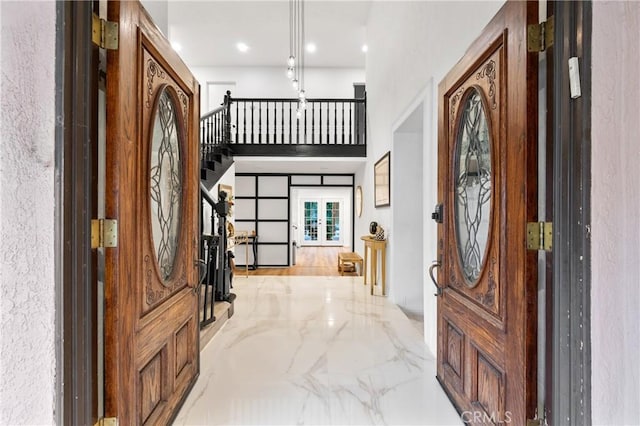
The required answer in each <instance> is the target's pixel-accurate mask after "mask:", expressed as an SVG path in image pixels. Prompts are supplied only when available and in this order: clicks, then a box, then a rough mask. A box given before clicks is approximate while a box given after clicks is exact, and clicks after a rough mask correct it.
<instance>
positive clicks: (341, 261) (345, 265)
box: [338, 252, 362, 275]
mask: <svg viewBox="0 0 640 426" xmlns="http://www.w3.org/2000/svg"><path fill="white" fill-rule="evenodd" d="M356 265H359V269H358V270H359V271H360V274H359V275H362V257H360V255H359V254H358V253H353V252H344V253H338V271H339V272H340V275H344V273H345V272H352V271H354V272H355V269H356ZM352 268H353V269H352Z"/></svg>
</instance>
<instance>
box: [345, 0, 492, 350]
mask: <svg viewBox="0 0 640 426" xmlns="http://www.w3.org/2000/svg"><path fill="white" fill-rule="evenodd" d="M502 4H503V2H502V1H498V2H480V1H460V2H457V1H456V2H373V3H372V5H371V11H370V14H369V21H368V24H367V43H368V45H369V52H368V53H367V63H366V70H367V71H366V82H367V108H368V111H367V113H368V117H367V125H368V127H367V129H368V132H369V133H368V140H367V144H368V147H367V155H368V162H367V165H366V166H365V167H364V168H363V169H362V170H359V171H358V173H357V174H356V185H362V187H363V194H364V208H363V214H362V217H361V218H360V219H359V220H356V224H355V232H356V235H365V234H367V233H368V225H369V222H371V221H372V220H375V221H377V222H379V223H380V224H381V225H382V226H383V227H385V229H388V230H389V231H390V238H393V235H394V234H393V230H392V229H389V227H390V224H391V219H392V213H391V212H392V209H395V206H394V194H393V193H392V194H391V207H390V208H379V209H375V208H374V204H373V164H374V163H375V162H376V161H377V160H378V159H379V158H380V157H381V156H382V155H383V154H384V153H385V152H387V151H389V150H392V146H391V140H392V130H393V129H392V126H393V123H395V122H397V120H398V119H399V118H400V116H401V115H402V114H403V113H404V112H405V111H406V110H407V108H408V107H409V106H410V105H411V104H412V103H413V102H414V100H415V98H416V97H417V96H419V94H420V93H421V92H423V91H425V90H427V89H428V88H429V87H430V80H431V79H433V82H434V83H435V85H436V87H437V84H438V83H439V82H440V80H441V79H442V77H443V76H444V75H445V74H446V73H447V72H448V71H449V69H450V68H451V67H452V66H453V65H454V64H455V63H456V62H457V61H458V59H460V58H461V57H462V55H463V54H464V52H465V50H466V49H467V47H468V46H469V45H470V44H471V42H472V41H473V40H474V39H475V38H476V37H477V36H478V35H479V34H480V32H481V31H482V29H483V28H484V26H485V25H486V24H487V23H488V22H489V20H490V19H491V18H492V17H493V16H494V15H495V13H496V12H497V11H498V9H500V7H501V5H502ZM436 100H437V98H435V97H433V98H432V105H425V114H428V111H429V110H431V108H432V107H434V106H435V102H436ZM433 110H435V111H437V108H433ZM425 123H426V122H425ZM425 125H427V124H425ZM426 133H427V134H428V135H431V138H430V140H428V141H427V142H428V143H427V145H428V146H426V147H425V153H428V152H432V153H435V152H436V151H435V149H434V147H435V146H437V140H435V137H434V135H435V134H436V133H435V131H434V129H426ZM391 156H392V158H393V150H392V152H391ZM436 167H437V161H436V157H435V155H434V156H433V157H432V158H430V159H429V160H428V161H425V163H424V164H423V168H424V170H431V171H432V170H434V169H435V168H436ZM392 173H393V171H392ZM424 179H425V183H426V182H428V179H427V178H426V177H425V178H424ZM432 183H433V182H432ZM435 190H436V187H435V185H433V187H432V188H431V189H430V188H428V187H427V188H425V191H427V192H425V194H423V195H424V199H425V203H426V202H427V201H426V200H429V199H431V198H432V197H433V194H432V192H433V191H435ZM431 207H432V206H431ZM424 213H425V218H424V220H425V221H430V220H431V218H430V211H429V210H425V212H424ZM430 244H434V242H432V241H426V240H425V241H424V245H425V247H427V246H429V245H430ZM361 250H362V248H361V247H359V251H361ZM427 267H428V265H416V268H419V269H420V272H421V273H422V274H423V275H425V274H424V272H425V271H426V269H427ZM387 282H388V284H389V286H393V285H394V283H393V282H391V281H390V280H389V277H387ZM424 285H425V286H426V287H425V289H426V288H428V289H429V290H428V291H431V289H432V287H433V285H432V284H430V283H427V282H426V278H425V281H424ZM428 291H427V290H425V295H427V294H431V293H429V292H428ZM425 298H426V296H425ZM425 314H427V313H426V312H425ZM428 328H429V329H428ZM428 334H430V335H435V324H434V325H432V326H429V324H427V323H426V322H425V335H428ZM433 342H435V339H433ZM427 344H428V345H429V347H430V349H431V350H432V351H433V352H434V353H435V350H436V348H435V345H434V344H433V343H431V342H427Z"/></svg>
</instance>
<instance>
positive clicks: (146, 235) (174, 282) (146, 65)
mask: <svg viewBox="0 0 640 426" xmlns="http://www.w3.org/2000/svg"><path fill="white" fill-rule="evenodd" d="M139 31H140V32H141V31H142V30H139ZM138 38H139V40H140V41H141V42H140V44H139V47H138V49H139V50H138V55H139V56H140V57H141V58H142V61H141V63H140V64H139V67H140V69H139V71H138V75H142V78H143V81H142V84H141V87H140V88H141V93H140V96H141V98H143V99H144V105H145V108H142V135H141V138H142V140H143V141H151V139H152V138H153V130H154V124H155V120H156V112H157V109H158V107H159V98H160V94H161V93H162V90H168V93H169V96H170V97H171V98H173V101H174V104H176V106H178V107H179V111H176V121H177V129H176V131H177V134H178V141H179V143H180V145H181V146H180V152H181V153H182V155H184V152H185V146H184V145H185V144H186V143H188V141H191V140H193V138H192V135H191V134H190V133H191V132H192V129H190V128H189V127H188V126H186V123H188V122H189V121H190V120H193V117H189V115H188V114H189V111H188V105H189V104H190V103H192V102H193V93H192V92H190V91H189V89H187V92H186V93H185V91H184V90H183V89H182V87H183V86H184V82H182V81H180V79H179V78H178V77H177V76H174V73H173V72H172V71H171V69H170V68H166V65H164V64H163V63H164V61H162V57H161V55H160V54H159V53H155V54H154V53H153V52H154V51H156V49H155V48H154V47H153V46H151V41H149V40H148V39H147V38H146V37H145V36H144V34H142V33H140V34H139V37H138ZM140 146H141V147H143V148H146V149H141V156H140V160H139V162H138V164H140V170H141V173H143V176H142V177H141V179H140V185H141V188H140V194H141V198H142V200H144V203H145V211H146V214H144V215H141V216H142V217H141V218H140V221H141V222H142V223H141V228H140V229H141V231H142V241H143V242H145V243H146V244H144V247H143V249H142V255H143V256H144V265H143V266H142V268H143V269H142V270H143V271H144V274H145V275H144V283H145V292H144V294H145V297H144V299H143V301H144V302H143V303H141V308H142V313H143V315H144V314H146V313H148V312H149V311H150V310H151V309H153V308H154V307H155V306H158V305H159V304H160V303H162V302H163V301H165V300H166V299H167V298H169V297H171V296H172V295H173V294H174V293H175V292H176V291H179V290H180V289H182V288H184V287H185V286H187V285H188V283H189V282H190V283H191V285H192V286H193V281H192V278H188V275H190V274H191V273H192V271H193V268H192V267H191V265H190V264H187V259H186V256H182V257H181V258H180V259H179V261H178V262H177V265H176V264H174V266H173V267H174V270H173V272H172V275H171V277H170V278H169V279H166V280H165V279H163V278H162V277H161V271H160V266H159V264H158V259H157V255H156V249H155V246H154V236H153V235H152V232H151V229H152V224H151V208H152V207H151V202H150V200H151V197H150V195H151V191H152V189H151V176H150V172H149V171H150V169H151V166H150V160H151V156H152V155H153V153H152V152H151V143H150V142H149V143H144V144H141V145H140ZM182 155H181V156H182ZM188 172H189V170H186V171H185V170H183V171H182V176H181V180H182V182H185V183H188V182H189V179H188V178H187V177H188ZM183 189H184V190H185V192H188V191H190V189H189V188H186V187H185V188H183ZM185 195H186V196H185V197H183V198H186V199H188V197H189V194H185ZM185 207H186V209H185V212H186V214H187V217H189V214H190V212H189V210H188V208H189V206H185ZM183 219H184V218H180V220H181V223H180V227H181V229H180V234H181V235H185V234H188V229H186V228H187V227H189V226H192V224H190V223H188V221H185V220H183ZM179 244H180V246H183V245H189V246H190V245H191V243H190V242H189V241H185V240H184V239H182V240H181V241H180V242H179ZM180 250H189V248H185V247H179V248H178V251H180ZM192 257H193V256H192Z"/></svg>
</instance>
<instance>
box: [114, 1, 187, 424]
mask: <svg viewBox="0 0 640 426" xmlns="http://www.w3.org/2000/svg"><path fill="white" fill-rule="evenodd" d="M108 18H109V21H111V22H116V23H118V24H119V47H118V50H109V51H108V56H107V139H106V140H107V142H106V196H105V214H106V216H107V218H110V219H117V220H118V236H119V242H118V246H117V248H108V249H105V263H106V266H105V417H117V419H118V422H119V424H121V425H137V424H166V423H168V422H169V421H170V419H171V418H172V417H173V416H175V414H176V413H177V410H178V409H179V406H180V403H181V401H182V400H183V398H184V397H185V396H186V394H187V392H188V391H189V389H190V388H191V386H192V385H193V383H194V382H195V379H196V377H197V375H198V373H199V328H198V304H197V301H198V296H197V294H196V293H195V292H194V289H195V288H196V285H197V283H198V277H197V270H196V269H195V266H194V265H195V264H194V261H195V260H196V259H197V257H198V234H197V232H198V206H197V202H198V188H199V186H198V158H199V143H198V114H199V111H198V105H199V86H198V82H197V81H196V79H195V78H194V77H193V75H192V74H191V73H190V72H189V70H188V69H187V67H186V66H185V64H184V63H183V62H182V60H181V59H180V58H179V57H178V56H177V54H176V53H175V51H174V50H173V49H172V48H171V46H170V44H169V42H168V41H167V40H166V39H165V38H164V37H163V36H162V34H161V33H160V32H159V30H158V29H157V27H156V26H155V25H154V24H153V22H152V21H151V19H150V17H149V16H148V14H147V13H146V12H145V11H144V9H143V8H142V6H141V5H140V3H139V2H137V1H123V2H115V1H114V2H109V3H108Z"/></svg>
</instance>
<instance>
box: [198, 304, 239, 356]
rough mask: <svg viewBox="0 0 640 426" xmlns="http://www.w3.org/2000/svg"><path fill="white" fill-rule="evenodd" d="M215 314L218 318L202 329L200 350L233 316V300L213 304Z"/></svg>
mask: <svg viewBox="0 0 640 426" xmlns="http://www.w3.org/2000/svg"><path fill="white" fill-rule="evenodd" d="M213 315H214V316H215V317H216V320H215V321H214V322H213V323H211V324H209V325H208V326H206V327H205V328H203V329H202V330H200V350H202V349H204V347H205V346H206V345H207V343H209V342H210V341H211V339H213V337H214V336H215V335H216V334H217V333H218V332H219V331H220V329H221V328H222V326H223V325H224V324H225V323H226V322H227V321H228V320H229V318H231V317H232V316H233V302H231V303H229V302H215V303H214V305H213Z"/></svg>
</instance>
